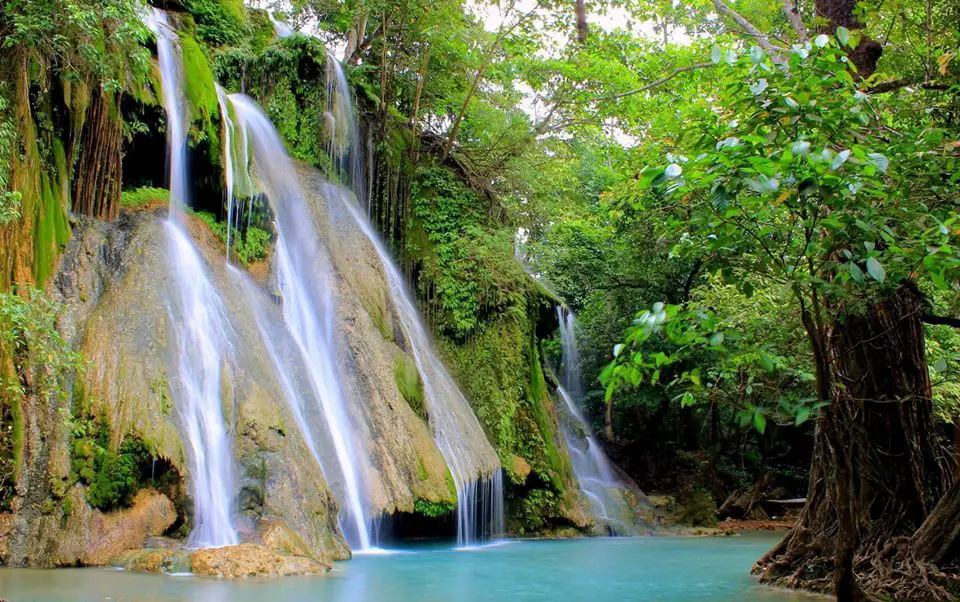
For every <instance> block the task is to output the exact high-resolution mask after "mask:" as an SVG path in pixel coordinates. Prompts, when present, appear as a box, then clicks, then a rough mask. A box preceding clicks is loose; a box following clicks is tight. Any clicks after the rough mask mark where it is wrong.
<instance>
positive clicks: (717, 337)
mask: <svg viewBox="0 0 960 602" xmlns="http://www.w3.org/2000/svg"><path fill="white" fill-rule="evenodd" d="M710 345H711V346H713V347H719V346H720V345H723V333H722V332H718V333H715V334H714V335H713V336H712V337H710Z"/></svg>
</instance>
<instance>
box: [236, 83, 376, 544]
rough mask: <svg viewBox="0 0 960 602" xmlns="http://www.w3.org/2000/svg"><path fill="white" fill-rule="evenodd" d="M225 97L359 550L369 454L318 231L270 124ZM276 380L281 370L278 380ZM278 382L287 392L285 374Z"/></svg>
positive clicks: (344, 523) (365, 538) (365, 534)
mask: <svg viewBox="0 0 960 602" xmlns="http://www.w3.org/2000/svg"><path fill="white" fill-rule="evenodd" d="M229 100H230V103H231V104H232V106H233V109H234V112H235V114H236V117H237V123H238V125H239V128H240V130H241V131H243V132H244V133H245V134H244V135H245V136H246V137H248V138H249V140H250V141H251V142H252V145H253V159H254V162H255V163H256V168H257V171H258V173H259V175H260V177H261V179H262V181H263V184H264V186H265V188H266V192H267V196H268V198H269V200H270V203H271V206H272V208H273V211H274V215H275V218H276V221H275V227H276V230H277V241H276V261H277V268H278V280H279V287H280V292H281V298H282V308H283V318H284V321H285V322H286V325H287V329H288V330H289V332H290V334H291V338H292V339H293V342H294V343H295V345H296V348H297V349H298V350H299V352H300V355H301V357H302V361H303V364H304V366H305V368H306V372H307V374H308V376H309V381H310V383H309V385H310V390H311V393H312V396H313V397H314V402H315V403H317V404H318V405H319V406H320V410H321V412H322V415H323V417H324V421H325V423H326V426H327V429H328V432H329V435H330V438H331V440H332V443H333V446H334V450H335V452H336V457H337V463H338V465H339V472H340V475H341V476H342V477H343V478H342V485H343V489H344V491H343V493H344V496H343V497H344V502H345V503H344V510H345V513H346V514H347V516H346V517H343V518H345V520H341V527H342V528H343V530H344V533H345V535H346V536H347V539H348V541H349V542H350V544H351V547H353V548H354V550H365V549H368V548H370V545H371V541H370V531H369V520H368V517H367V509H366V506H365V505H364V504H363V499H364V495H365V491H366V487H365V486H364V480H363V478H364V470H365V467H366V466H368V465H369V459H368V458H367V457H366V453H365V451H364V449H363V448H362V447H361V446H360V445H359V444H358V443H357V442H356V441H355V440H354V437H353V433H354V429H353V426H352V425H351V423H350V420H349V417H348V414H347V409H346V400H345V399H344V395H343V391H342V390H341V388H340V383H339V377H338V375H337V372H336V362H335V360H336V351H335V346H334V342H333V341H334V328H333V316H334V312H335V311H336V307H335V304H334V300H333V297H332V292H331V291H332V290H333V287H332V282H331V278H332V275H331V273H330V268H329V263H330V262H329V259H328V258H327V257H326V255H325V253H324V251H323V249H322V247H321V239H320V235H319V233H318V232H317V231H316V228H315V227H314V225H313V224H314V220H313V216H312V215H311V214H310V212H309V211H308V209H307V206H306V203H305V201H304V198H303V192H302V190H301V189H300V185H299V181H298V178H297V174H296V172H295V170H294V167H293V163H292V161H291V159H290V158H289V157H288V156H287V153H286V149H285V148H284V146H283V142H282V141H281V140H280V137H279V135H278V134H277V132H276V130H275V129H274V127H273V124H272V123H270V120H269V119H268V118H267V117H266V116H265V115H264V114H263V113H262V112H261V111H260V109H259V108H258V107H257V105H256V103H254V102H253V101H252V100H251V99H249V98H247V97H246V96H243V95H239V94H233V95H230V97H229ZM275 365H276V366H277V367H278V371H280V372H283V366H282V362H277V361H276V358H275ZM284 378H285V377H284V376H283V375H282V374H281V380H283V379H284ZM283 384H284V388H285V389H288V391H287V392H288V393H289V394H292V391H293V388H292V386H289V385H290V381H289V379H288V380H287V381H286V382H285V383H283ZM288 401H289V402H290V404H291V406H292V407H293V406H299V409H298V408H297V407H293V411H294V413H295V414H298V415H299V416H303V404H304V401H303V399H302V398H301V397H300V396H299V395H294V396H293V397H291V398H290V399H288ZM304 433H305V435H306V434H307V433H309V429H304ZM308 445H309V443H308ZM311 451H315V449H314V450H311ZM318 459H319V457H318ZM325 473H327V474H329V472H327V471H325Z"/></svg>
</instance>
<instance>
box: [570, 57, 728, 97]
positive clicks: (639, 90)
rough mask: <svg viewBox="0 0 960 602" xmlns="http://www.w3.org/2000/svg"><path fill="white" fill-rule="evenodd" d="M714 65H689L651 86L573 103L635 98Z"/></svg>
mask: <svg viewBox="0 0 960 602" xmlns="http://www.w3.org/2000/svg"><path fill="white" fill-rule="evenodd" d="M714 66H715V65H714V64H713V63H694V64H693V65H687V66H686V67H677V68H676V69H674V70H673V71H671V72H670V73H668V74H666V75H664V76H663V77H661V78H660V79H655V80H653V81H652V82H650V83H649V84H646V85H643V86H640V87H639V88H636V89H633V90H627V91H626V92H621V93H619V94H611V95H610V96H599V97H596V98H588V99H586V100H579V101H573V102H574V103H576V104H583V103H587V102H598V101H603V100H617V99H618V98H623V97H625V96H633V95H634V94H640V93H641V92H646V91H647V90H652V89H653V88H656V87H658V86H662V85H663V84H665V83H667V82H668V81H670V80H671V79H673V78H675V77H676V76H678V75H680V74H681V73H686V72H687V71H693V70H695V69H706V68H707V67H714Z"/></svg>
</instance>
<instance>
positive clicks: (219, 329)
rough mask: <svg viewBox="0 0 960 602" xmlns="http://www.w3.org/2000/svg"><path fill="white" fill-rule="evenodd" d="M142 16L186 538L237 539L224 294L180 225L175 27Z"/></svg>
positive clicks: (195, 541) (207, 543)
mask: <svg viewBox="0 0 960 602" xmlns="http://www.w3.org/2000/svg"><path fill="white" fill-rule="evenodd" d="M144 22H145V23H146V25H147V27H149V28H150V30H151V31H153V33H154V34H155V35H156V38H157V54H158V58H159V63H160V74H161V78H162V84H163V104H164V108H165V110H166V113H167V138H168V145H169V153H170V158H169V180H170V216H169V218H168V220H167V223H166V228H165V231H166V233H167V235H168V236H169V239H170V240H169V249H168V253H169V262H170V274H171V276H172V282H173V287H174V290H173V291H172V297H173V298H172V299H171V304H170V324H171V329H172V331H173V335H174V338H175V340H176V342H177V345H176V354H175V355H176V363H175V366H173V368H174V369H173V370H171V378H170V392H171V395H172V397H173V399H174V402H175V405H176V408H177V414H178V416H179V418H180V422H181V424H182V428H183V430H184V431H185V435H186V442H187V447H188V450H187V451H188V456H189V469H190V474H189V476H190V481H191V488H192V494H193V503H194V522H195V526H194V529H193V532H192V533H191V534H190V539H189V545H190V546H192V547H215V546H225V545H234V544H236V543H238V537H237V532H236V530H235V529H234V527H233V524H232V521H231V515H232V502H233V492H234V491H235V489H236V487H235V482H236V480H235V474H234V466H233V458H232V455H231V449H230V440H229V436H228V433H227V427H226V424H225V422H224V417H223V410H222V408H223V399H222V397H221V393H220V389H221V383H222V380H221V379H222V366H223V364H224V362H225V361H226V359H227V357H228V355H229V351H230V327H229V322H228V321H227V313H226V310H225V308H224V305H223V300H222V299H221V298H220V296H219V294H218V293H217V291H216V289H215V288H214V286H213V284H212V283H211V281H210V278H209V276H208V275H207V271H206V267H205V266H204V264H203V261H202V259H201V258H200V255H199V253H198V252H197V250H196V248H195V247H194V245H193V243H192V242H191V240H190V237H189V236H188V235H187V234H186V232H185V231H184V228H183V224H182V220H183V209H184V207H185V206H186V202H187V200H188V188H187V164H186V153H187V145H186V135H185V134H186V125H187V116H186V105H185V102H184V98H183V94H182V90H183V88H182V85H181V79H182V78H181V74H182V66H181V63H180V53H179V49H178V47H177V37H176V33H175V32H174V31H173V30H172V29H171V27H170V24H169V23H168V21H167V18H166V13H164V12H163V11H161V10H158V9H151V10H150V11H148V12H146V13H145V15H144Z"/></svg>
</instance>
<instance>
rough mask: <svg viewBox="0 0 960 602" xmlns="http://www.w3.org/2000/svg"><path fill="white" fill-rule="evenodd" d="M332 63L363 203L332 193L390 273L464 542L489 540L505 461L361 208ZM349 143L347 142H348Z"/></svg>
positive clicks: (348, 169)
mask: <svg viewBox="0 0 960 602" xmlns="http://www.w3.org/2000/svg"><path fill="white" fill-rule="evenodd" d="M327 65H328V67H327V75H328V83H327V92H328V99H329V100H328V109H329V110H330V112H331V115H332V116H333V123H334V127H335V130H334V132H333V133H334V134H336V136H335V137H334V136H332V137H331V151H332V153H333V155H332V158H333V160H334V165H335V166H336V167H337V169H338V170H339V175H340V177H341V178H342V179H344V180H346V183H347V184H349V185H350V186H351V188H352V189H353V191H354V193H355V195H356V197H357V202H356V203H355V202H353V200H351V199H350V198H349V197H348V196H347V195H345V194H343V192H342V191H341V190H340V189H337V188H335V187H332V186H331V187H330V188H331V192H330V194H331V195H333V196H336V197H339V199H340V200H341V201H342V203H343V206H344V207H345V208H346V209H347V212H348V213H349V215H350V216H351V217H352V218H353V220H354V221H355V222H356V224H357V226H358V227H359V228H360V230H361V231H362V232H363V233H364V234H365V235H366V236H367V238H369V239H370V242H371V243H373V246H374V247H375V248H376V250H377V255H378V256H379V258H380V263H381V264H382V266H383V270H384V273H385V274H386V277H387V282H388V284H389V292H390V297H391V300H392V301H393V305H394V307H395V308H396V310H397V316H398V319H399V321H400V324H401V327H402V329H403V332H404V335H405V337H406V340H407V342H408V344H409V347H410V349H411V351H412V352H413V356H414V360H415V362H416V365H417V369H418V371H419V373H420V376H421V378H422V380H423V390H424V397H425V398H426V402H427V414H428V416H429V420H430V427H431V429H432V431H433V435H434V439H435V441H436V443H437V447H438V448H439V449H440V453H441V454H442V455H443V458H444V460H445V461H446V463H447V466H448V467H449V469H450V473H451V475H452V476H453V481H454V484H455V486H456V490H457V544H458V545H459V546H470V545H474V544H476V543H477V542H478V541H481V540H483V539H488V538H491V539H492V538H496V537H498V536H500V535H501V534H502V533H503V531H504V511H503V475H502V471H501V470H500V463H499V459H498V458H497V455H496V452H495V451H494V449H493V448H492V447H491V446H490V444H489V443H488V442H487V439H486V436H485V434H484V432H483V427H482V426H481V425H480V422H479V421H478V420H477V417H476V415H475V414H474V413H473V408H472V407H471V406H470V403H469V402H468V401H467V399H466V397H464V395H463V393H462V392H461V391H460V389H459V388H458V387H457V384H456V382H455V381H454V379H453V376H452V375H451V374H450V373H449V371H448V370H447V369H446V367H445V366H444V364H443V362H441V361H440V359H439V358H438V357H437V355H436V353H435V351H434V349H433V344H432V342H431V340H430V335H429V334H428V332H427V329H426V327H425V325H424V323H423V320H421V318H420V315H419V313H418V312H417V309H416V304H415V302H414V300H413V297H412V296H411V295H410V292H409V290H408V289H407V286H406V281H405V279H404V277H403V275H402V274H401V272H400V269H399V268H398V267H397V265H396V263H395V262H394V260H393V258H392V257H391V255H390V252H389V251H388V250H387V247H386V245H385V244H384V242H383V240H382V239H381V238H380V237H379V236H378V235H377V233H376V232H375V231H374V229H373V227H372V225H371V224H370V222H369V220H368V219H367V217H366V216H365V215H364V214H363V213H361V211H360V210H359V208H358V204H359V206H360V207H363V208H364V210H366V211H367V212H369V207H368V206H367V204H366V200H365V199H366V198H367V195H366V181H365V180H366V178H365V177H364V168H363V153H362V149H361V147H360V135H359V131H358V129H359V128H358V127H357V120H356V117H355V112H354V110H353V102H352V99H351V95H350V89H349V87H348V86H347V80H346V77H345V76H344V74H343V69H342V67H341V66H340V63H339V62H338V61H337V60H336V59H335V58H333V56H330V55H328V57H327ZM345 129H346V130H347V131H346V132H345V131H343V130H345ZM343 144H347V146H346V148H344V146H343ZM476 441H483V442H484V443H485V450H484V451H485V453H484V454H483V455H482V456H478V455H477V454H476V450H475V449H474V448H471V446H470V442H476Z"/></svg>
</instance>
